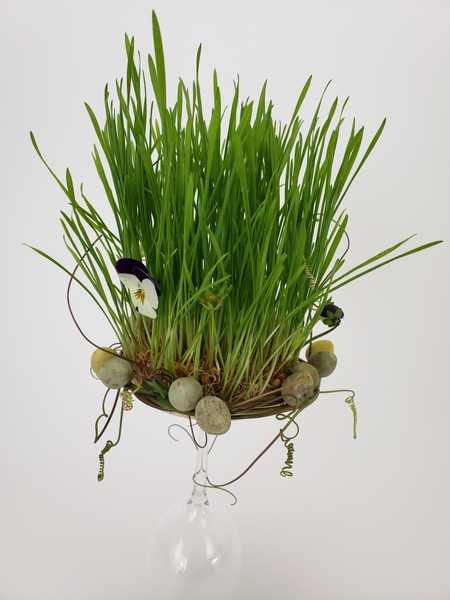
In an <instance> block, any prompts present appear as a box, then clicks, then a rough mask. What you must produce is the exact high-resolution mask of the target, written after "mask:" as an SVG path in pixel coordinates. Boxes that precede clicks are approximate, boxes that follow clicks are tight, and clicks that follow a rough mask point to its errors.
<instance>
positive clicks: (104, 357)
mask: <svg viewBox="0 0 450 600" xmlns="http://www.w3.org/2000/svg"><path fill="white" fill-rule="evenodd" d="M111 353H112V354H111ZM114 355H116V356H119V355H118V354H117V352H116V351H115V350H113V349H112V348H107V347H106V346H104V347H103V348H97V350H94V352H93V353H92V356H91V369H92V370H93V371H94V373H95V374H96V375H99V374H100V369H101V368H102V365H104V364H105V362H107V361H108V360H111V358H114Z"/></svg>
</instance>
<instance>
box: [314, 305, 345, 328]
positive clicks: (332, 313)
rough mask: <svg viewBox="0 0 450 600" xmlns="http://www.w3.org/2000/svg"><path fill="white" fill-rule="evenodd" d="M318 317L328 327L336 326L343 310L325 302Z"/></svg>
mask: <svg viewBox="0 0 450 600" xmlns="http://www.w3.org/2000/svg"><path fill="white" fill-rule="evenodd" d="M320 318H321V319H322V321H323V322H324V323H325V325H328V327H337V326H338V325H339V324H340V322H341V319H343V318H344V311H343V310H342V308H339V306H336V304H326V305H325V306H324V307H323V310H322V312H321V313H320Z"/></svg>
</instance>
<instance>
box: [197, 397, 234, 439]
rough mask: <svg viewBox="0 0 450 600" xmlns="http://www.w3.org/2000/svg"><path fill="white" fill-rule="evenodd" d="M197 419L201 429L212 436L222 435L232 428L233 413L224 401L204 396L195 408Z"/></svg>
mask: <svg viewBox="0 0 450 600" xmlns="http://www.w3.org/2000/svg"><path fill="white" fill-rule="evenodd" d="M195 419H196V421H197V423H198V426H199V427H200V429H203V431H204V432H205V433H210V434H212V435H222V434H223V433H226V432H227V431H228V430H229V429H230V426H231V413H230V411H229V409H228V406H227V405H226V404H225V402H224V401H223V400H221V399H220V398H217V397H216V396H204V397H203V398H201V400H199V401H198V403H197V406H196V407H195Z"/></svg>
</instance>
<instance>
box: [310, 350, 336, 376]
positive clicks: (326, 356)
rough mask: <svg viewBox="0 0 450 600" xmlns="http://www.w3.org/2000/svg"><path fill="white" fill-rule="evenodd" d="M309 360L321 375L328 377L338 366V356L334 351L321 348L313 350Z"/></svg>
mask: <svg viewBox="0 0 450 600" xmlns="http://www.w3.org/2000/svg"><path fill="white" fill-rule="evenodd" d="M308 362H309V364H310V365H313V367H316V369H317V371H318V372H319V375H320V376H321V377H328V375H331V373H332V372H333V371H334V370H335V368H336V365H337V357H336V354H334V352H330V351H329V350H320V351H319V352H313V353H312V354H311V355H310V356H309V357H308Z"/></svg>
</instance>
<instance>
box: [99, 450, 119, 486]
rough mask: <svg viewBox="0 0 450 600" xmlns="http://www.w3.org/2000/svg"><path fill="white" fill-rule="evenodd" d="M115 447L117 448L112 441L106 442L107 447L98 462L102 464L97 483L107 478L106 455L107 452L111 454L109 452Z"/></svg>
mask: <svg viewBox="0 0 450 600" xmlns="http://www.w3.org/2000/svg"><path fill="white" fill-rule="evenodd" d="M113 446H115V444H113V442H111V440H108V441H107V442H106V445H105V447H104V448H103V450H102V451H101V452H100V454H99V455H98V460H99V462H100V467H99V470H98V475H97V481H103V479H104V477H105V454H106V453H107V452H109V450H111V448H112V447H113Z"/></svg>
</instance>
